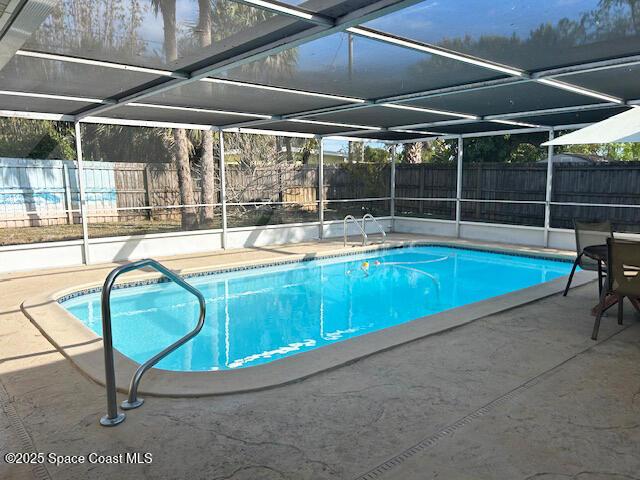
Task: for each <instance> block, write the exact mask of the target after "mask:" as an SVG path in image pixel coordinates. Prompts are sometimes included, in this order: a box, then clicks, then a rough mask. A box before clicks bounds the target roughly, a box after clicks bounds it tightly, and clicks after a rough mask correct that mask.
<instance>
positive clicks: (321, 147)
mask: <svg viewBox="0 0 640 480" xmlns="http://www.w3.org/2000/svg"><path fill="white" fill-rule="evenodd" d="M317 138H318V148H319V150H320V152H319V157H318V195H317V198H318V221H319V222H320V227H319V228H320V231H319V235H318V237H319V238H320V240H322V239H324V142H323V140H322V137H317Z"/></svg>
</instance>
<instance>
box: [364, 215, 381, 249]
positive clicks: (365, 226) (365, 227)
mask: <svg viewBox="0 0 640 480" xmlns="http://www.w3.org/2000/svg"><path fill="white" fill-rule="evenodd" d="M369 219H371V220H373V224H374V225H375V226H376V227H378V230H379V231H380V233H381V234H382V243H383V244H384V242H386V240H387V232H385V231H384V228H382V225H380V224H379V223H378V221H377V220H376V218H375V217H374V216H373V215H371V214H370V213H365V214H364V216H363V217H362V229H363V230H364V231H365V232H366V231H367V220H369Z"/></svg>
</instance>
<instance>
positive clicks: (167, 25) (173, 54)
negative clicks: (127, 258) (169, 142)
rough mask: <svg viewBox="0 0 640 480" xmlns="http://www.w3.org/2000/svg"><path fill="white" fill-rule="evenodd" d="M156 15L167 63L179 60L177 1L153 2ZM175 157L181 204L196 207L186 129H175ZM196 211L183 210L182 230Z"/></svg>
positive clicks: (193, 220) (190, 222) (186, 227)
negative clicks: (162, 37)
mask: <svg viewBox="0 0 640 480" xmlns="http://www.w3.org/2000/svg"><path fill="white" fill-rule="evenodd" d="M151 5H152V7H153V9H154V11H155V13H156V15H157V14H158V12H160V13H161V15H162V21H163V27H164V54H165V59H166V61H167V63H170V62H173V61H175V60H177V58H178V42H177V40H176V0H151ZM173 143H174V155H175V159H176V165H177V168H178V188H179V189H180V203H181V204H182V205H194V204H195V203H196V202H195V196H194V193H193V178H192V176H191V164H190V163H189V154H190V152H191V149H192V145H191V143H190V142H189V138H188V137H187V132H186V130H185V129H184V128H174V129H173ZM196 220H197V219H196V209H195V207H192V206H189V207H184V208H183V209H182V228H183V229H191V228H193V226H194V225H195V223H196Z"/></svg>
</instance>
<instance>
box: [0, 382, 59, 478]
mask: <svg viewBox="0 0 640 480" xmlns="http://www.w3.org/2000/svg"><path fill="white" fill-rule="evenodd" d="M0 405H1V406H2V409H3V410H4V412H5V414H6V415H7V418H8V419H9V422H10V423H11V427H12V428H13V432H14V433H15V434H16V435H17V436H18V439H19V440H20V451H21V452H25V453H36V449H35V446H34V445H33V440H32V439H31V436H29V433H28V432H27V429H26V427H25V426H24V423H23V422H22V419H21V418H20V416H19V415H18V412H16V408H15V407H14V406H13V402H12V401H11V399H10V397H9V394H8V393H7V390H6V389H5V388H4V385H3V384H2V382H0ZM31 471H32V473H33V476H34V478H35V479H36V480H51V475H50V474H49V471H48V470H47V468H46V467H45V466H44V465H43V464H41V463H34V464H32V465H31Z"/></svg>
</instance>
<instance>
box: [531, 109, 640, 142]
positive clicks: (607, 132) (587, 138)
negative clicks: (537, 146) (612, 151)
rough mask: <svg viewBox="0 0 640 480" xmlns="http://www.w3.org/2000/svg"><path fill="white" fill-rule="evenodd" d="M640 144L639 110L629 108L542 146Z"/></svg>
mask: <svg viewBox="0 0 640 480" xmlns="http://www.w3.org/2000/svg"><path fill="white" fill-rule="evenodd" d="M619 142H640V108H638V107H636V108H631V109H630V110H627V111H626V112H622V113H619V114H618V115H614V116H613V117H611V118H607V119H606V120H602V121H601V122H598V123H594V124H593V125H589V126H588V127H585V128H581V129H580V130H576V131H575V132H571V133H568V134H566V135H563V136H561V137H558V138H555V139H553V140H550V141H548V142H545V143H543V144H542V145H545V146H546V145H578V144H585V143H619Z"/></svg>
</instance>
